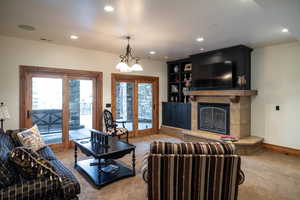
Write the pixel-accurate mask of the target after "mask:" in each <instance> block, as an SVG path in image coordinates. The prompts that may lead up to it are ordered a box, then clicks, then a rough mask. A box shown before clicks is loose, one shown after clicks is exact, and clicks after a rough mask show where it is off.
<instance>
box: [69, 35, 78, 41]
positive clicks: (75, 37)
mask: <svg viewBox="0 0 300 200" xmlns="http://www.w3.org/2000/svg"><path fill="white" fill-rule="evenodd" d="M70 38H71V39H72V40H77V39H78V38H79V37H78V36H77V35H71V36H70Z"/></svg>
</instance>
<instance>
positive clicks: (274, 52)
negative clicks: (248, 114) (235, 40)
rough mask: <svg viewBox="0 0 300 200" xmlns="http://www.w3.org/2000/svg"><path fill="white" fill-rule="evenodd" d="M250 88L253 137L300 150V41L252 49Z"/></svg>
mask: <svg viewBox="0 0 300 200" xmlns="http://www.w3.org/2000/svg"><path fill="white" fill-rule="evenodd" d="M252 88H253V89H257V90H258V96H257V97H255V98H253V101H252V135H257V136H261V137H264V138H265V142H266V143H270V144H275V145H280V146H286V147H291V148H296V149H300V42H294V43H287V44H281V45H275V46H269V47H265V48H258V49H255V50H254V52H253V54H252ZM276 105H279V106H280V111H276V110H275V106H276Z"/></svg>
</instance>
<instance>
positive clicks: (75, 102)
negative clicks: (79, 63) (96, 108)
mask: <svg viewBox="0 0 300 200" xmlns="http://www.w3.org/2000/svg"><path fill="white" fill-rule="evenodd" d="M92 128H93V81H92V80H69V140H76V139H83V138H88V137H90V135H91V133H90V129H92Z"/></svg>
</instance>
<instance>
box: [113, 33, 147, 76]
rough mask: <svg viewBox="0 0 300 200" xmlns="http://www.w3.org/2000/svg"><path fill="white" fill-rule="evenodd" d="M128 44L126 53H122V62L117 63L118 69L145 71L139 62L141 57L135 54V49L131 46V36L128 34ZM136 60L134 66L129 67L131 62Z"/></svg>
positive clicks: (121, 70) (123, 70)
mask: <svg viewBox="0 0 300 200" xmlns="http://www.w3.org/2000/svg"><path fill="white" fill-rule="evenodd" d="M126 39H127V40H128V44H127V47H126V53H125V55H120V58H121V62H120V63H119V64H117V66H116V69H118V70H120V72H132V71H143V67H142V66H141V65H140V64H139V61H140V58H138V57H135V56H133V49H132V48H131V47H130V44H129V41H130V39H131V38H130V36H127V37H126ZM132 61H135V64H134V65H133V66H132V67H129V63H130V62H132Z"/></svg>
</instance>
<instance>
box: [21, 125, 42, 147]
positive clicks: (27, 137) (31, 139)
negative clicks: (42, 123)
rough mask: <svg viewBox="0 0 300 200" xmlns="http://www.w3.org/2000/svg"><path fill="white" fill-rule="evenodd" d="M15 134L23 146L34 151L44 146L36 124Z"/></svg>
mask: <svg viewBox="0 0 300 200" xmlns="http://www.w3.org/2000/svg"><path fill="white" fill-rule="evenodd" d="M17 135H18V138H19V140H20V142H21V144H22V145H23V146H25V147H29V148H31V149H32V150H34V151H37V150H39V149H41V148H43V147H45V146H46V145H45V143H44V141H43V139H42V136H41V134H40V131H39V129H38V127H37V125H34V126H33V127H32V128H30V129H27V130H25V131H22V132H20V133H18V134H17Z"/></svg>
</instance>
